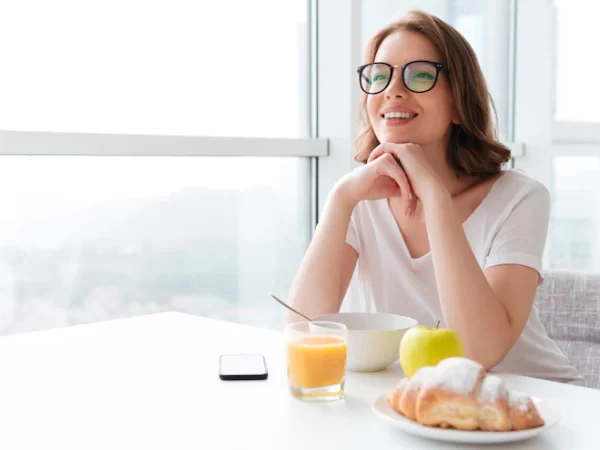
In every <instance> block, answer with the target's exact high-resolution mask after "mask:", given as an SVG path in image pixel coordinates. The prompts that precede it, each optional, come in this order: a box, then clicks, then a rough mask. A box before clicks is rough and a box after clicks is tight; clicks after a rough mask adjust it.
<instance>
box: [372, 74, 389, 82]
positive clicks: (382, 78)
mask: <svg viewBox="0 0 600 450" xmlns="http://www.w3.org/2000/svg"><path fill="white" fill-rule="evenodd" d="M385 80H387V77H386V76H385V75H382V74H377V75H375V76H374V77H373V82H374V83H377V82H382V81H385Z"/></svg>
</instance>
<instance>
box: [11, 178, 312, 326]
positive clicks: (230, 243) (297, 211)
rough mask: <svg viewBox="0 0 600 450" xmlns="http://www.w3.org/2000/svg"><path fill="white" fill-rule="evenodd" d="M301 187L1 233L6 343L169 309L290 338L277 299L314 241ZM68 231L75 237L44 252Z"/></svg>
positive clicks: (184, 199)
mask: <svg viewBox="0 0 600 450" xmlns="http://www.w3.org/2000/svg"><path fill="white" fill-rule="evenodd" d="M298 187H299V186H295V189H294V190H295V193H293V194H291V195H290V194H289V193H288V194H286V195H282V194H281V191H280V190H277V191H276V190H275V189H273V188H269V187H260V186H258V187H255V188H250V189H243V190H240V189H238V190H214V189H208V188H184V189H181V190H178V191H175V192H172V193H169V194H166V195H163V196H154V197H149V198H145V199H143V200H140V199H137V200H129V201H121V202H113V203H106V204H104V205H98V204H97V205H95V206H94V208H83V209H80V210H79V211H78V212H76V211H73V212H72V213H71V214H70V215H69V216H67V217H64V216H62V215H61V217H57V215H50V216H40V217H37V219H36V220H35V222H30V223H27V224H22V225H19V230H20V232H21V233H22V234H20V235H19V237H18V238H14V239H13V242H7V236H10V235H11V233H10V232H9V231H8V230H7V229H4V230H0V231H4V233H2V236H3V239H2V241H1V242H2V245H0V334H12V333H20V332H26V331H34V330H40V329H47V328H55V327H61V326H68V325H75V324H82V323H89V322H94V321H99V320H107V319H113V318H121V317H129V316H134V315H141V314H147V313H154V312H159V311H182V312H188V313H192V314H197V315H201V316H206V317H213V318H219V319H225V320H231V321H236V322H241V323H247V324H252V325H257V326H263V327H272V328H280V327H281V326H282V324H283V317H284V315H283V311H282V308H281V307H280V306H278V305H277V304H276V303H275V302H274V301H273V300H271V299H270V297H269V293H270V292H278V293H280V294H281V295H283V296H285V295H287V291H288V289H289V286H290V284H291V281H292V280H293V276H294V275H295V271H296V269H297V266H298V264H299V262H300V259H301V257H302V256H303V253H304V250H305V249H306V246H307V245H308V239H309V232H310V224H309V221H308V219H306V220H298V218H299V217H306V218H308V217H310V214H309V210H308V205H309V195H308V192H309V191H308V190H307V191H303V190H302V189H298ZM300 187H301V186H300ZM303 215H304V216H303ZM58 223H62V225H64V224H65V223H68V224H69V228H68V236H67V237H66V238H61V237H58V236H55V237H54V238H55V239H51V241H52V242H54V244H52V245H50V244H49V243H48V242H45V243H42V240H43V239H41V238H42V237H43V236H47V237H50V236H52V231H53V230H61V229H62V230H64V227H63V226H62V225H61V226H59V225H58ZM5 228H6V227H5ZM13 236H14V234H13Z"/></svg>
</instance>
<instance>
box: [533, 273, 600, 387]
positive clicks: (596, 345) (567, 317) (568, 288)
mask: <svg viewBox="0 0 600 450" xmlns="http://www.w3.org/2000/svg"><path fill="white" fill-rule="evenodd" d="M543 275H544V279H545V281H544V283H543V284H542V285H541V286H540V287H539V288H538V291H537V294H536V299H535V306H536V309H537V312H538V316H539V318H540V320H541V321H542V323H543V324H544V327H545V328H546V331H547V332H548V335H549V336H550V337H551V338H552V339H553V340H554V341H555V342H556V343H557V345H558V346H559V347H560V349H561V350H562V351H563V352H564V353H565V355H566V356H567V357H568V358H569V360H570V361H571V363H572V364H573V365H574V366H575V367H576V368H577V370H579V372H580V373H581V374H582V375H583V376H584V377H585V385H586V386H589V387H594V388H598V389H600V274H585V273H581V272H568V271H544V273H543Z"/></svg>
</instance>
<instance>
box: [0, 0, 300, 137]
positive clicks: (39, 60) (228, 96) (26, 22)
mask: <svg viewBox="0 0 600 450" xmlns="http://www.w3.org/2000/svg"><path fill="white" fill-rule="evenodd" d="M307 11H308V8H307V3H306V0H292V1H287V2H285V3H283V2H280V1H277V0H258V1H252V2H248V1H245V0H232V1H228V2H197V1H193V0H192V1H190V0H169V1H166V0H161V1H155V2H147V1H143V0H106V1H103V2H101V3H90V2H81V1H77V0H57V1H53V2H46V1H43V0H20V1H18V2H2V6H0V57H1V58H2V61H3V70H2V71H1V73H0V98H2V105H1V106H0V129H4V130H27V131H52V132H86V133H116V134H122V133H126V134H152V135H193V136H199V135H201V136H244V137H308V101H309V95H308V73H309V72H308V56H309V54H308V48H309V47H308V24H307ZM249 18H251V20H249ZM274 18H276V19H274Z"/></svg>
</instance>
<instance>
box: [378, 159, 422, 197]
mask: <svg viewBox="0 0 600 450" xmlns="http://www.w3.org/2000/svg"><path fill="white" fill-rule="evenodd" d="M381 161H382V168H383V170H384V171H385V174H386V175H387V176H389V177H390V178H393V179H394V180H395V181H396V183H398V186H400V191H401V193H402V196H404V197H405V198H406V199H408V201H409V205H410V206H412V205H413V203H414V206H416V197H415V195H414V193H413V191H412V187H411V186H410V183H409V181H408V177H407V176H406V173H405V172H404V170H403V169H402V168H401V167H400V166H399V165H398V163H397V162H396V160H395V159H394V157H393V156H392V155H390V154H389V153H387V154H386V155H384V156H383V157H382V158H381ZM413 199H414V201H413Z"/></svg>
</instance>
